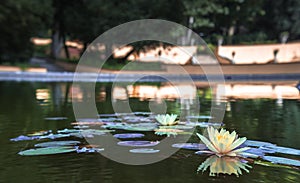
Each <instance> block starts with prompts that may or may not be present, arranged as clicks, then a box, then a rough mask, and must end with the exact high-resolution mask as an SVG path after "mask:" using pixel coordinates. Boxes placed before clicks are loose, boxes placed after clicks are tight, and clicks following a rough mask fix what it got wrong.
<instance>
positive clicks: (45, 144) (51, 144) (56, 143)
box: [34, 140, 80, 147]
mask: <svg viewBox="0 0 300 183" xmlns="http://www.w3.org/2000/svg"><path fill="white" fill-rule="evenodd" d="M77 144H80V142H79V141H75V140H70V141H53V142H43V143H39V144H35V145H34V146H35V147H57V146H72V145H77Z"/></svg>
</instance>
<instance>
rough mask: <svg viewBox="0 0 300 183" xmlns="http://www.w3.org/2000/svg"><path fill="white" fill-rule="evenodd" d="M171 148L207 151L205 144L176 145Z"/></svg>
mask: <svg viewBox="0 0 300 183" xmlns="http://www.w3.org/2000/svg"><path fill="white" fill-rule="evenodd" d="M172 147H175V148H181V149H189V150H206V149H207V147H206V145H205V144H198V143H178V144H173V145H172Z"/></svg>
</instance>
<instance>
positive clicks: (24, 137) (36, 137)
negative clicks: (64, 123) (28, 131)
mask: <svg viewBox="0 0 300 183" xmlns="http://www.w3.org/2000/svg"><path fill="white" fill-rule="evenodd" d="M35 139H39V137H38V136H33V137H28V136H24V135H20V136H18V137H16V138H12V139H10V141H14V142H16V141H25V140H35Z"/></svg>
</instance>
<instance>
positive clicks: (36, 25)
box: [0, 0, 51, 62]
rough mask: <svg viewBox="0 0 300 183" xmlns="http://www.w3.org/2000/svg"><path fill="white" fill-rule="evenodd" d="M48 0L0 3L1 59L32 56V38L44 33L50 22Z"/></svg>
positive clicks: (21, 0) (11, 59)
mask: <svg viewBox="0 0 300 183" xmlns="http://www.w3.org/2000/svg"><path fill="white" fill-rule="evenodd" d="M49 7H50V3H49V2H48V1H47V0H40V1H27V0H19V1H13V0H4V1H1V4H0V27H1V29H0V35H1V41H0V53H1V55H0V57H1V58H0V60H1V59H2V60H7V61H12V62H14V61H16V60H19V61H20V60H26V59H27V58H28V57H30V56H31V50H32V49H31V48H32V45H31V43H30V38H31V37H32V36H34V35H42V34H43V30H45V29H46V27H47V25H48V24H49V21H48V15H49V14H51V9H50V10H49V11H44V10H45V9H49Z"/></svg>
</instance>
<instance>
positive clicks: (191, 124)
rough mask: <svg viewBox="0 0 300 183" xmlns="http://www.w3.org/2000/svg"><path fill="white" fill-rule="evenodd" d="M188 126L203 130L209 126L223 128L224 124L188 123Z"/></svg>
mask: <svg viewBox="0 0 300 183" xmlns="http://www.w3.org/2000/svg"><path fill="white" fill-rule="evenodd" d="M186 125H187V126H193V127H195V126H199V127H201V128H207V127H209V126H217V127H220V126H223V125H224V124H223V123H222V122H219V123H218V122H216V123H210V122H187V123H186Z"/></svg>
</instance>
